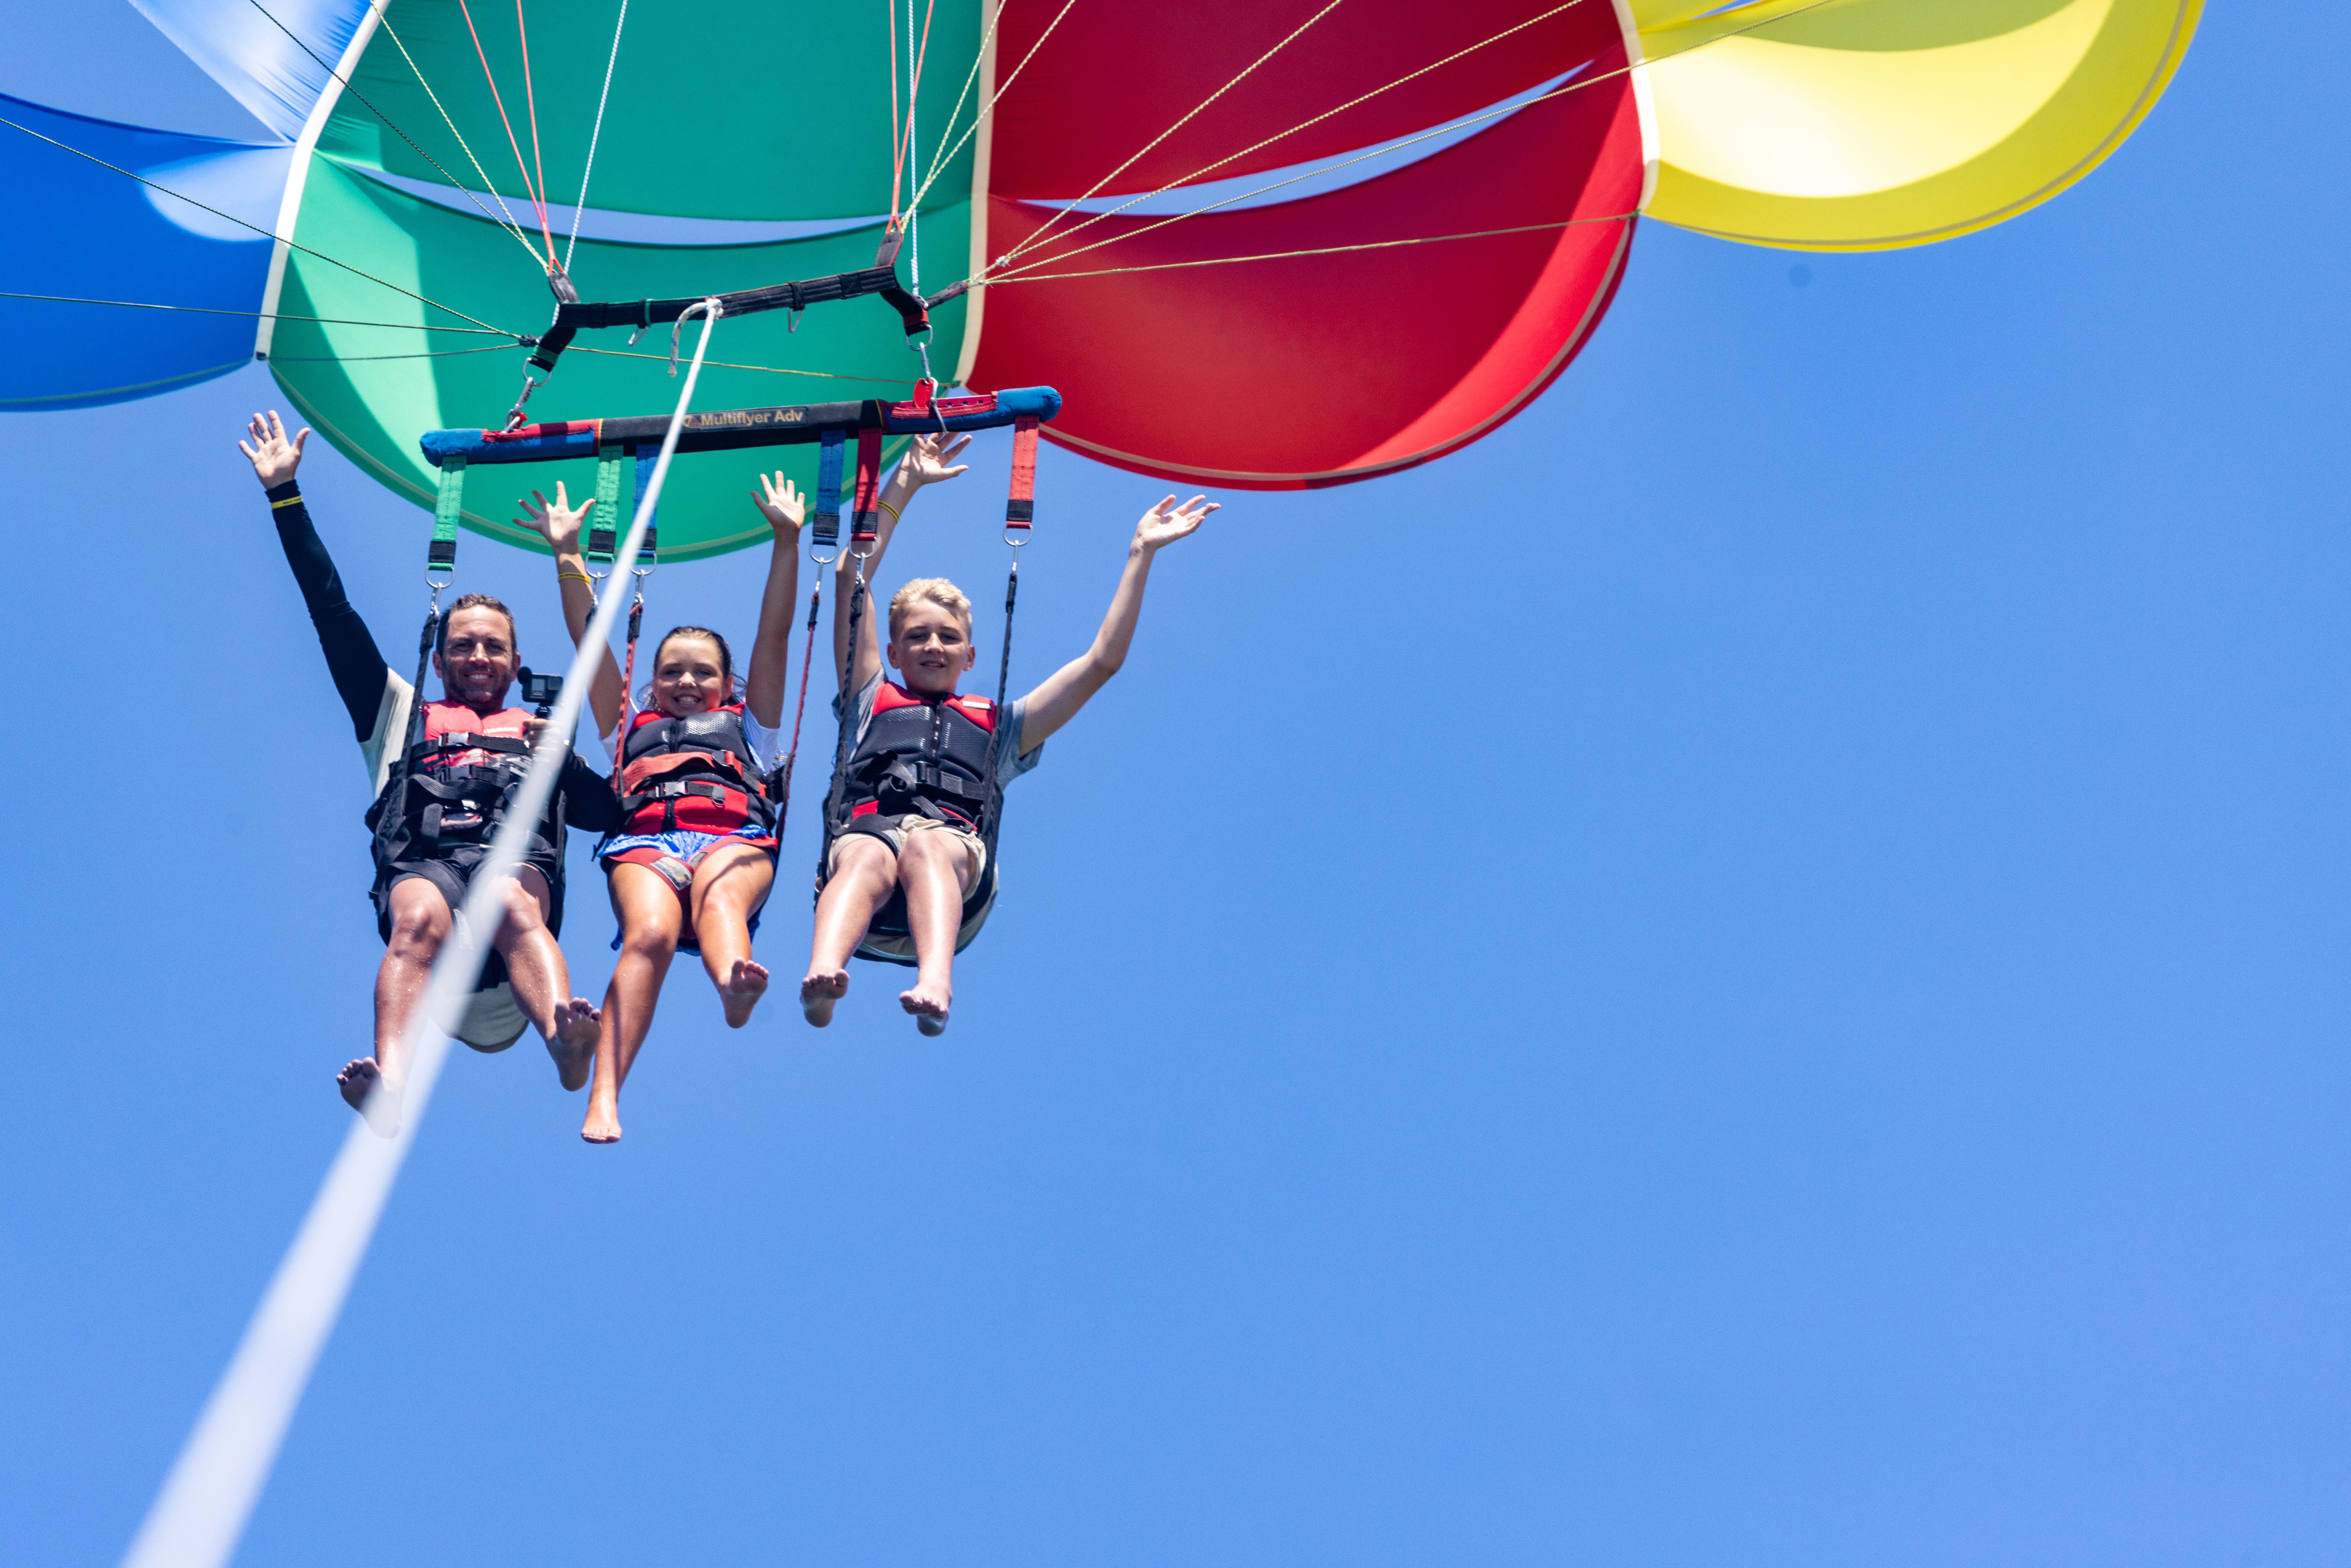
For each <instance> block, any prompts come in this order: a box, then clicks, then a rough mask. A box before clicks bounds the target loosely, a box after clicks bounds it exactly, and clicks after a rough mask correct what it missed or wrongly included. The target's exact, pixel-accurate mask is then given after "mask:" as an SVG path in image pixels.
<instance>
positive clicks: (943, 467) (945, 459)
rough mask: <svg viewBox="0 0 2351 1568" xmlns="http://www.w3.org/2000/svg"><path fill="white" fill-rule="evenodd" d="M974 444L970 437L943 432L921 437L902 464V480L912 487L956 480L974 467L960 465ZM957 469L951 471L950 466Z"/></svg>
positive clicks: (914, 443) (899, 462) (901, 461)
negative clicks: (968, 449)
mask: <svg viewBox="0 0 2351 1568" xmlns="http://www.w3.org/2000/svg"><path fill="white" fill-rule="evenodd" d="M970 444H971V437H970V436H968V435H949V434H946V432H944V431H941V432H938V433H936V434H930V435H917V436H916V437H914V442H913V444H910V445H909V446H908V447H907V448H906V455H905V456H904V457H902V458H900V459H899V460H898V476H899V477H900V478H901V479H903V480H904V481H905V482H906V483H907V484H909V485H914V486H921V485H935V484H937V483H938V482H939V481H940V480H942V479H952V478H954V477H955V476H956V475H958V474H961V473H963V472H964V471H965V470H966V469H967V468H969V467H970V466H971V465H970V464H968V463H956V458H958V457H960V456H962V455H963V449H964V448H965V447H967V446H969V445H970ZM951 463H952V464H955V466H953V467H949V466H948V465H949V464H951Z"/></svg>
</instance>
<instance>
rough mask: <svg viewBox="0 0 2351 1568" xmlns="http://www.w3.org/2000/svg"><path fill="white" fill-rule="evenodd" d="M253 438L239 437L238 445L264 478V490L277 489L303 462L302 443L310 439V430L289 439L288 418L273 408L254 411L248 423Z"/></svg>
mask: <svg viewBox="0 0 2351 1568" xmlns="http://www.w3.org/2000/svg"><path fill="white" fill-rule="evenodd" d="M245 433H246V434H247V435H249V436H251V437H252V440H250V441H240V442H238V443H237V444H236V449H237V450H238V451H239V452H242V453H244V454H245V455H246V461H247V462H249V463H251V464H252V465H253V476H254V477H255V478H256V479H258V480H260V481H261V487H262V488H263V489H265V490H274V489H276V488H277V486H280V485H283V484H285V483H287V481H288V480H290V479H292V478H293V477H294V470H296V469H297V468H299V467H300V466H301V465H302V444H303V443H304V442H306V441H308V440H309V439H310V433H309V432H308V431H307V430H305V431H304V432H302V434H299V435H297V436H296V437H295V438H294V439H293V440H291V441H288V440H287V439H286V422H285V421H284V420H282V419H280V418H278V417H277V410H276V409H274V408H273V409H271V410H270V411H269V413H267V414H266V415H264V414H258V413H256V414H255V415H254V416H253V418H252V420H251V421H250V422H248V423H246V427H245Z"/></svg>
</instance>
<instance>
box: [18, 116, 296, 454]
mask: <svg viewBox="0 0 2351 1568" xmlns="http://www.w3.org/2000/svg"><path fill="white" fill-rule="evenodd" d="M0 117H5V119H8V120H15V121H16V123H17V124H19V125H23V126H27V127H29V128H31V129H32V130H34V131H38V132H39V133H40V134H41V135H42V136H48V137H53V138H55V139H56V140H57V141H62V142H64V143H65V144H66V146H67V147H72V148H77V149H78V150H80V151H81V152H87V153H89V154H90V155H91V156H92V157H97V158H103V159H104V160H106V162H109V163H112V164H115V165H117V166H118V167H120V168H123V169H128V170H131V171H132V172H135V173H138V174H141V175H142V176H144V177H145V178H147V179H149V180H152V181H154V182H155V183H156V184H158V185H162V186H163V187H165V188H166V189H168V190H169V191H172V192H174V193H178V194H179V195H184V196H186V197H188V198H190V200H188V201H182V200H178V199H176V197H175V196H173V195H167V194H165V193H164V192H163V191H159V190H156V189H155V188H153V186H149V185H142V184H141V183H139V182H138V181H137V180H131V179H126V178H124V177H123V176H122V175H120V174H118V173H116V172H114V171H113V170H111V169H106V168H101V167H100V166H99V165H98V164H96V163H93V162H90V161H89V159H88V158H78V157H76V156H74V154H73V153H71V152H66V151H65V150H64V149H63V148H59V147H53V146H51V145H49V143H47V142H46V141H39V140H37V138H35V137H32V136H27V135H26V134H25V133H24V132H23V131H12V130H9V129H8V128H7V127H5V126H0V141H5V145H6V147H7V153H8V155H7V157H6V158H5V159H0V204H5V213H6V214H7V216H6V219H5V222H6V225H7V227H8V230H9V234H8V243H7V244H6V245H5V246H0V290H5V291H6V292H8V293H12V294H47V295H61V296H65V297H68V298H73V299H110V300H121V301H126V302H129V303H130V304H134V305H173V306H179V307H182V309H178V310H147V309H131V308H124V307H123V306H119V305H73V304H64V303H58V302H56V301H51V300H36V299H8V298H0V334H5V342H6V343H7V344H8V352H7V353H6V354H5V355H0V412H5V413H38V412H41V411H44V410H48V409H61V408H89V407H94V406H96V405H97V404H99V403H109V402H130V401H131V400H132V399H134V398H142V397H152V396H153V395H154V394H155V393H157V392H169V391H171V390H172V389H173V388H175V387H183V386H188V385H192V384H193V383H194V382H201V381H206V380H209V379H211V378H212V377H214V376H219V375H225V374H227V373H228V372H229V371H233V370H236V369H237V368H239V367H240V366H243V365H246V364H248V363H250V362H251V361H252V359H253V340H254V329H255V327H256V325H257V323H256V320H255V319H254V316H253V312H255V311H256V310H258V309H260V308H261V291H262V287H263V284H264V282H265V280H266V277H267V275H268V271H269V252H270V244H271V242H270V240H269V238H268V234H269V232H270V231H271V230H273V229H275V228H276V226H277V207H278V203H279V201H280V199H281V198H282V196H283V194H284V193H285V189H286V173H287V169H288V168H289V167H290V166H291V164H292V160H293V149H292V148H291V147H289V146H285V145H280V144H277V143H264V142H252V141H225V140H224V139H222V138H220V137H215V136H183V135H181V134H179V133H178V132H176V131H148V130H144V129H142V128H141V127H139V126H135V125H119V124H117V123H115V122H114V121H112V120H92V119H90V118H89V117H88V116H85V115H79V114H68V113H65V112H64V111H62V110H54V109H44V108H42V107H41V106H40V105H38V104H36V103H27V102H26V101H25V100H23V99H16V98H10V97H8V96H7V95H6V94H5V93H0ZM195 203H202V204H203V205H202V206H198V205H195ZM205 207H212V208H216V209H218V212H219V213H225V214H230V215H231V216H232V217H236V218H242V219H244V220H245V222H246V223H247V224H251V225H255V226H256V227H257V228H259V229H260V230H261V231H262V232H261V233H259V234H256V233H255V232H254V230H253V229H251V228H246V227H243V226H241V225H238V224H235V223H233V222H230V221H229V219H228V218H225V217H222V216H218V215H216V214H214V213H212V212H206V211H205V210H204V208H205ZM201 310H220V311H232V312H238V314H232V315H218V316H208V315H202V314H196V313H194V312H196V311H201Z"/></svg>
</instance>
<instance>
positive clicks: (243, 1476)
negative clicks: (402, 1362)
mask: <svg viewBox="0 0 2351 1568" xmlns="http://www.w3.org/2000/svg"><path fill="white" fill-rule="evenodd" d="M695 309H697V310H706V313H707V314H706V320H705V326H704V328H703V332H702V338H701V340H700V341H699V342H697V343H696V344H695V351H694V361H693V365H692V367H691V368H690V369H689V370H688V371H687V372H686V377H685V384H684V387H682V388H680V389H679V392H678V399H677V410H676V412H675V413H673V414H672V415H671V416H670V421H669V428H668V430H667V431H666V432H665V433H664V435H663V437H662V444H661V455H660V457H659V458H658V459H657V460H656V461H655V462H654V465H653V483H652V485H651V486H650V488H649V489H648V490H647V492H646V493H645V494H644V495H643V496H642V497H639V500H638V507H637V517H636V519H635V521H634V522H632V524H631V525H630V528H629V532H628V536H627V538H625V539H624V540H623V542H622V546H621V552H620V556H619V559H618V560H617V561H616V562H615V570H628V569H630V568H632V567H633V566H634V565H635V564H636V559H637V550H638V548H639V545H640V543H641V542H642V541H643V537H644V531H645V528H646V527H647V526H648V524H649V522H650V520H651V518H652V516H653V507H654V504H655V502H656V500H657V499H658V498H659V496H660V493H661V487H662V485H663V482H664V480H665V479H666V478H667V476H668V474H669V464H670V457H671V455H672V454H674V452H675V451H676V450H677V438H678V433H679V432H680V431H681V430H682V429H683V428H684V424H685V413H686V410H687V409H688V408H690V407H692V406H693V402H694V390H695V385H696V383H697V382H699V381H700V380H701V377H702V364H703V350H705V349H706V348H707V347H708V346H709V342H710V334H711V331H712V329H714V328H715V327H716V319H717V318H718V316H719V315H720V314H721V313H722V309H723V308H722V307H720V306H719V304H718V302H717V301H716V300H715V299H713V300H708V301H705V302H704V303H703V304H701V305H697V306H695ZM620 610H621V603H620V599H619V596H618V595H613V596H611V597H609V598H607V599H606V600H605V601H604V602H603V603H601V604H600V605H599V606H597V609H596V613H595V615H594V616H593V617H592V618H591V619H590V622H589V623H588V630H587V631H586V632H585V633H583V634H582V636H581V637H580V646H579V648H578V650H577V652H576V653H574V654H573V656H572V660H571V669H570V672H569V674H568V675H566V676H565V678H564V682H563V693H562V695H561V696H559V698H557V700H556V704H555V711H554V713H553V714H552V715H550V716H549V720H548V733H549V735H551V736H557V737H562V736H568V735H569V734H571V733H572V731H573V730H574V729H575V728H577V727H578V726H579V723H580V704H581V703H582V702H583V701H585V700H586V697H587V694H588V681H589V676H590V674H591V673H592V671H593V669H594V664H595V659H596V658H597V657H599V656H601V653H600V652H599V651H600V650H601V649H602V648H604V647H605V646H606V645H607V643H608V640H609V639H610V638H611V634H612V624H613V622H615V621H616V620H618V619H619V616H620ZM568 752H569V747H566V746H564V745H562V744H560V743H559V742H558V743H554V744H550V745H548V746H546V747H542V748H541V749H540V750H539V751H538V753H537V755H535V756H534V757H533V758H531V763H530V769H529V771H528V773H526V774H525V775H524V776H523V780H522V783H521V785H520V787H519V788H518V789H517V792H516V796H515V800H514V801H513V803H512V804H511V805H510V806H509V807H508V808H507V815H506V817H505V819H504V820H503V821H501V822H500V823H499V824H498V831H497V835H496V838H494V839H493V840H492V841H491V843H490V852H489V854H488V855H487V856H486V858H485V859H484V861H483V862H482V864H481V866H480V868H479V869H478V871H477V873H476V874H475V878H474V880H473V883H472V885H471V887H470V888H469V889H468V891H467V894H466V896H465V908H464V911H463V915H462V918H460V919H459V920H458V921H456V922H455V927H454V929H453V930H452V932H451V935H450V939H449V940H448V941H447V942H445V943H444V944H443V945H442V948H441V953H440V956H439V957H438V958H436V959H435V960H434V965H433V973H432V977H431V978H430V979H429V980H428V981H427V982H426V985H425V990H424V998H423V1002H421V1003H420V1004H419V1005H418V1007H417V1009H416V1012H415V1014H414V1016H413V1019H412V1020H411V1021H410V1023H409V1026H408V1031H407V1034H406V1037H405V1039H404V1040H403V1042H402V1043H403V1045H404V1047H405V1049H406V1054H407V1057H408V1060H409V1062H410V1064H411V1065H410V1068H409V1077H408V1087H407V1091H406V1104H405V1106H404V1107H403V1108H402V1115H401V1118H400V1127H399V1131H398V1132H396V1133H395V1134H392V1136H390V1137H382V1136H379V1135H378V1134H376V1133H374V1132H373V1131H371V1129H370V1128H369V1127H368V1125H367V1124H366V1122H365V1120H364V1119H363V1118H362V1119H360V1120H357V1121H355V1122H354V1124H353V1125H352V1127H351V1130H350V1134H349V1135H347V1136H346V1137H345V1138H344V1140H343V1146H342V1149H341V1151H340V1153H338V1154H337V1155H336V1156H335V1163H334V1166H333V1168H331V1169H330V1170H329V1172H328V1173H327V1179H326V1181H325V1182H324V1183H323V1184H322V1185H321V1186H320V1187H319V1194H318V1197H315V1198H314V1199H313V1200H312V1201H311V1204H310V1209H309V1212H308V1214H307V1215H305V1216H304V1217H303V1220H302V1226H301V1228H300V1229H299V1230H298V1232H297V1233H296V1234H295V1238H294V1243H293V1245H292V1246H291V1247H289V1248H288V1249H287V1252H286V1256H285V1258H284V1259H283V1260H281V1261H280V1262H279V1264H278V1266H277V1273H276V1274H275V1275H273V1276H272V1277H271V1279H270V1281H269V1286H268V1289H267V1290H266V1291H265V1292H264V1293H263V1296H262V1299H261V1304H260V1306H259V1307H258V1308H257V1309H256V1311H255V1312H254V1315H253V1320H252V1322H250V1323H248V1324H247V1325H246V1331H245V1337H244V1338H243V1339H242V1340H241V1341H240V1342H239V1343H238V1344H237V1348H236V1353H235V1355H234V1356H233V1357H232V1358H231V1360H230V1362H229V1365H228V1370H227V1371H226V1372H225V1373H224V1374H223V1375H222V1376H221V1380H220V1382H219V1383H218V1384H217V1385H215V1386H214V1389H213V1393H212V1396H211V1398H210V1399H208V1400H207V1401H206V1402H205V1404H204V1413H203V1414H202V1415H201V1416H198V1417H197V1419H196V1426H195V1430H194V1431H193V1432H192V1433H191V1434H190V1435H189V1437H188V1441H187V1444H186V1446H185V1447H184V1448H182V1449H181V1450H180V1455H179V1458H177V1459H176V1460H175V1461H174V1462H173V1463H172V1471H171V1474H170V1475H169V1476H168V1477H167V1478H166V1479H165V1480H164V1482H163V1488H162V1492H161V1493H160V1494H159V1495H158V1496H157V1497H156V1500H155V1502H154V1505H153V1507H152V1509H150V1510H149V1511H148V1514H147V1518H146V1521H144V1522H143V1523H142V1524H141V1526H140V1529H139V1534H138V1536H137V1537H136V1538H135V1539H133V1541H132V1542H131V1550H130V1551H129V1552H128V1553H126V1554H125V1556H124V1558H123V1568H225V1564H226V1563H227V1562H228V1560H229V1557H230V1556H231V1554H232V1553H234V1552H235V1550H236V1543H237V1538H238V1537H239V1536H240V1535H242V1534H243V1533H244V1531H245V1525H246V1521H247V1520H248V1519H249V1518H250V1517H251V1516H252V1513H253V1506H254V1503H255V1502H256V1500H258V1498H259V1497H260V1495H261V1489H262V1486H263V1484H264V1483H265V1482H266V1480H267V1479H268V1477H269V1468H270V1465H271V1462H272V1461H273V1460H274V1459H275V1458H277V1450H278V1448H279V1446H280V1445H281V1444H282V1443H283V1442H284V1441H285V1437H286V1430H287V1426H288V1425H289V1424H291V1422H292V1421H293V1418H294V1412H295V1408H296V1406H298V1405H299V1404H300V1402H301V1398H302V1390H303V1387H304V1385H306V1384H307V1383H308V1381H309V1377H310V1371H311V1368H312V1367H314V1366H315V1365H316V1364H318V1359H319V1352H320V1351H322V1350H323V1349H324V1348H325V1347H326V1343H327V1337H328V1335H329V1333H331V1332H332V1331H333V1329H334V1325H335V1318H336V1316H337V1315H338V1314H339V1313H340V1311H341V1309H342V1303H343V1300H344V1298H345V1297H346V1296H347V1295H348V1294H349V1293H350V1287H351V1281H352V1279H353V1277H354V1276H355V1275H356V1274H357V1273H358V1272H359V1266H360V1260H361V1259H362V1258H364V1257H365V1255H366V1253H367V1246H368V1241H369V1239H370V1238H371V1236H372V1235H373V1233H374V1231H375V1227H376V1222H377V1220H378V1219H379V1218H381V1216H382V1213H383V1206H384V1203H385V1201H386V1200H387V1199H388V1198H389V1197H391V1194H392V1182H393V1180H394V1179H395V1178H396V1177H397V1176H399V1174H400V1167H401V1164H402V1161H403V1160H404V1159H406V1157H407V1155H408V1150H409V1147H410V1145H412V1144H413V1142H414V1141H415V1137H416V1129H417V1126H418V1125H419V1124H420V1123H422V1121H423V1113H424V1110H425V1107H426V1105H427V1103H429V1102H430V1100H431V1099H432V1094H433V1088H434V1083H435V1082H436V1081H437V1080H438V1079H439V1077H440V1075H441V1069H442V1067H443V1066H444V1064H445V1063H446V1061H448V1055H449V1045H450V1038H449V1032H448V1030H447V1029H446V1028H445V1027H444V1020H448V1019H455V1018H456V1017H457V1016H458V1014H459V1012H460V1010H461V1009H463V1007H464V1005H465V998H466V997H467V996H468V995H470V994H471V993H472V991H473V988H474V984H475V980H476V978H477V977H479V976H480V974H481V972H482V960H483V956H484V955H485V953H486V946H485V937H486V934H487V933H489V932H491V931H494V930H496V927H497V924H498V920H499V918H500V913H501V911H500V908H499V901H500V900H501V898H502V897H503V894H501V893H500V892H499V891H498V888H499V886H500V884H501V883H503V882H504V881H505V879H506V878H507V876H509V875H511V874H512V873H513V872H514V870H515V868H516V867H517V865H519V864H520V863H521V861H522V852H523V849H524V846H525V845H526V844H527V843H528V841H529V839H530V836H531V832H532V830H533V829H534V828H536V827H537V826H538V821H539V819H540V818H541V817H542V816H543V815H544V814H545V812H546V810H547V805H548V801H549V799H550V798H551V797H552V796H553V795H554V793H555V786H556V782H557V778H558V775H559V773H560V772H561V771H562V768H563V766H564V759H565V757H566V756H567V755H568ZM384 1092H385V1091H384V1090H382V1089H381V1088H378V1089H377V1090H376V1092H375V1093H376V1094H377V1095H381V1094H382V1093H384ZM372 1098H373V1097H372V1096H371V1099H372ZM376 1108H377V1109H379V1110H380V1109H381V1107H380V1106H379V1107H376Z"/></svg>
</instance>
